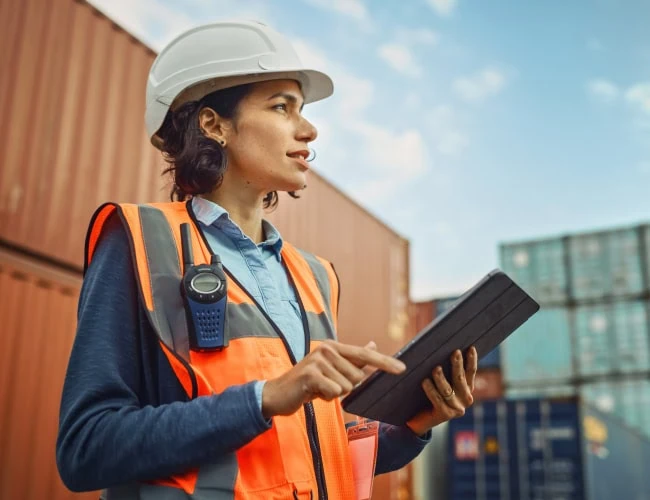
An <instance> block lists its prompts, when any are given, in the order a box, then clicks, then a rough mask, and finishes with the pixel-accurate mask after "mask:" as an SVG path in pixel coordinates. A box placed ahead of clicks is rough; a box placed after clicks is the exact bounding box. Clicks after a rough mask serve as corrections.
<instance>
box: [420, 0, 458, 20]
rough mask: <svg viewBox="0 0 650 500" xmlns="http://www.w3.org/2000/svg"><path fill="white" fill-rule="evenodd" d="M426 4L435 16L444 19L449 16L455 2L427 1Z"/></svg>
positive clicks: (444, 0)
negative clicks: (437, 15)
mask: <svg viewBox="0 0 650 500" xmlns="http://www.w3.org/2000/svg"><path fill="white" fill-rule="evenodd" d="M427 2H428V4H429V5H430V6H431V7H432V8H433V10H435V11H436V13H437V14H439V15H441V16H444V17H447V16H450V15H451V14H452V13H453V11H454V9H455V8H456V4H457V0H427Z"/></svg>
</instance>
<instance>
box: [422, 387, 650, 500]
mask: <svg viewBox="0 0 650 500" xmlns="http://www.w3.org/2000/svg"><path fill="white" fill-rule="evenodd" d="M423 454H424V457H423V460H422V462H423V463H426V467H427V470H426V473H425V474H421V476H420V477H419V484H418V486H419V487H418V489H417V491H419V492H420V493H421V494H420V496H418V497H416V498H419V499H422V500H550V499H553V500H612V499H615V498H621V499H623V498H624V499H639V500H641V499H647V498H650V478H649V477H648V475H647V473H646V472H647V464H648V461H650V441H648V440H647V439H645V438H643V437H641V436H640V435H639V434H637V433H635V432H634V431H632V430H630V429H629V428H628V427H627V426H625V425H623V424H622V423H621V422H620V421H619V420H618V419H616V418H615V417H612V416H611V415H607V414H605V413H602V412H599V411H597V410H596V409H594V408H592V407H589V406H587V405H584V404H581V403H579V401H578V400H576V399H566V400H548V399H526V400H499V401H488V402H484V403H478V404H476V405H475V406H474V407H472V408H471V409H469V410H468V412H467V413H466V414H465V416H464V417H462V418H459V419H456V420H451V421H450V422H449V423H448V424H447V425H443V426H440V427H438V428H436V429H434V435H433V439H432V443H431V445H430V446H429V448H428V449H426V450H425V451H424V452H423Z"/></svg>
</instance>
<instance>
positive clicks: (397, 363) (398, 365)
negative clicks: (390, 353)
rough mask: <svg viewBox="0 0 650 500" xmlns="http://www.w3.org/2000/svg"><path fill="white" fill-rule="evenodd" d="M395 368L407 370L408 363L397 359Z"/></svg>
mask: <svg viewBox="0 0 650 500" xmlns="http://www.w3.org/2000/svg"><path fill="white" fill-rule="evenodd" d="M395 368H397V369H398V370H406V365H405V364H404V363H402V362H401V361H398V360H395Z"/></svg>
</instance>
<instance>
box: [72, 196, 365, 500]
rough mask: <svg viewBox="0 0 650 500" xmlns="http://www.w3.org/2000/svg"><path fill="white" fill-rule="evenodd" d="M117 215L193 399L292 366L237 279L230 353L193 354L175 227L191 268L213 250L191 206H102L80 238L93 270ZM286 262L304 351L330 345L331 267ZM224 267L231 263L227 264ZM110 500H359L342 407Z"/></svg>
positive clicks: (288, 250)
mask: <svg viewBox="0 0 650 500" xmlns="http://www.w3.org/2000/svg"><path fill="white" fill-rule="evenodd" d="M116 211H117V213H118V214H119V216H120V218H121V220H122V222H123V225H124V227H125V228H126V230H127V233H128V234H129V235H130V236H129V240H130V244H131V250H132V255H133V258H134V262H135V268H136V269H135V271H136V275H137V278H138V282H139V289H140V300H141V302H142V304H143V305H144V309H145V310H146V312H147V314H148V317H149V321H150V323H151V325H152V327H153V329H154V330H155V332H156V333H157V335H158V338H159V341H160V347H161V349H162V350H163V352H164V353H165V355H166V357H167V359H168V360H169V363H170V365H171V367H172V368H173V370H174V373H175V374H176V376H177V377H178V380H179V381H180V383H181V384H182V386H183V388H184V389H185V391H186V393H187V396H188V397H189V398H196V397H201V396H209V395H212V394H219V393H221V392H222V391H223V390H225V389H226V388H227V387H229V386H232V385H236V384H245V383H247V382H251V381H253V380H270V379H273V378H276V377H278V376H280V375H282V374H283V373H285V372H287V371H288V370H290V369H291V368H292V366H293V365H294V364H295V359H294V358H293V355H292V354H291V353H290V351H289V349H288V346H287V344H286V340H285V339H284V337H283V336H282V334H281V332H280V330H279V329H278V327H277V326H276V325H275V324H274V323H273V321H272V320H271V319H270V318H269V317H268V315H267V314H266V313H265V312H264V311H263V310H262V308H261V307H260V306H259V305H258V304H257V303H256V302H255V300H254V299H253V298H252V297H251V296H250V295H249V293H248V292H247V291H246V290H245V289H244V288H243V287H242V286H241V285H240V284H239V282H238V281H237V280H236V278H235V277H234V276H232V275H231V274H229V273H227V280H228V299H227V300H228V306H227V313H226V326H225V328H226V334H227V335H228V337H229V339H230V342H229V345H228V347H226V348H225V349H223V350H221V351H217V352H195V351H190V349H189V343H188V333H187V324H186V318H185V310H184V307H183V302H182V297H181V294H180V279H181V276H182V270H181V264H180V262H181V261H182V252H181V245H180V225H181V224H182V223H186V222H187V223H190V225H191V227H192V231H191V237H192V248H193V253H194V262H195V264H203V263H209V262H210V256H211V253H210V250H209V247H208V245H207V243H206V241H205V239H204V236H203V234H202V232H201V231H200V229H199V226H198V223H197V221H196V219H195V218H194V215H193V213H192V209H191V204H190V203H189V202H188V203H181V202H176V203H157V204H150V205H131V204H113V203H109V204H105V205H103V206H101V207H100V208H99V209H98V210H97V211H96V212H95V215H94V216H93V218H92V221H91V223H90V228H89V230H88V235H87V238H86V258H85V263H86V266H88V264H90V262H91V260H92V257H93V253H94V251H95V248H96V245H97V242H98V241H99V237H100V235H101V233H102V228H103V226H104V223H105V222H106V220H107V219H108V217H109V216H110V215H111V214H113V213H114V212H116ZM281 255H282V261H283V263H284V265H285V266H286V268H287V270H288V273H289V276H290V277H291V279H292V281H293V283H294V286H295V289H296V292H297V296H298V299H299V303H300V304H301V309H302V313H303V326H304V328H305V330H306V331H308V333H309V339H310V341H309V343H308V344H309V345H308V347H309V348H310V349H313V348H314V347H316V346H317V345H318V344H319V343H320V342H322V341H324V340H326V339H334V338H335V332H336V323H337V312H338V311H337V308H338V292H339V284H338V279H337V277H336V274H335V272H334V269H333V267H332V265H331V264H330V263H329V262H327V261H325V260H323V259H321V258H319V257H316V256H314V255H312V254H309V253H306V252H303V251H300V250H298V249H296V248H295V247H293V246H291V245H289V244H287V243H285V244H284V245H283V247H282V252H281ZM226 264H227V263H226ZM105 495H106V498H108V499H119V500H125V499H128V500H136V499H137V500H145V499H146V500H148V499H159V498H160V499H165V500H176V499H179V500H180V499H188V498H189V499H193V500H208V499H210V500H212V499H219V500H221V499H223V500H225V499H237V500H239V499H242V500H254V499H260V500H262V499H264V500H270V499H293V498H318V499H325V498H328V495H329V497H331V498H333V499H334V498H336V499H353V498H355V496H356V495H355V484H354V478H353V469H352V463H351V457H350V451H349V449H348V440H347V434H346V430H345V423H344V420H343V413H342V410H341V406H340V403H339V401H338V400H334V401H331V402H326V401H323V400H320V399H316V400H314V401H312V402H311V403H307V404H305V405H304V406H303V407H302V408H301V409H300V410H299V411H297V412H296V413H295V414H293V415H290V416H276V417H273V425H272V427H271V428H270V429H269V430H268V431H265V432H263V433H262V434H260V435H259V436H258V437H256V438H255V439H253V440H252V441H251V442H250V443H248V444H247V445H245V446H243V447H242V448H240V449H238V450H236V451H234V452H232V453H228V454H226V455H224V456H223V457H221V458H220V459H219V461H218V462H216V463H210V464H204V465H202V466H201V467H199V468H198V469H195V470H189V471H186V472H184V473H182V474H177V475H174V476H172V477H168V478H164V479H160V480H157V481H154V482H146V483H144V482H142V483H140V482H139V483H135V484H128V485H124V486H121V487H117V488H110V489H109V490H107V491H106V492H105Z"/></svg>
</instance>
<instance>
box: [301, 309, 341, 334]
mask: <svg viewBox="0 0 650 500" xmlns="http://www.w3.org/2000/svg"><path fill="white" fill-rule="evenodd" d="M307 324H308V325H309V335H310V338H311V340H328V339H330V340H336V333H335V332H334V325H332V322H331V321H330V318H329V315H328V314H325V313H324V312H323V313H320V314H316V313H312V312H308V313H307Z"/></svg>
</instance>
